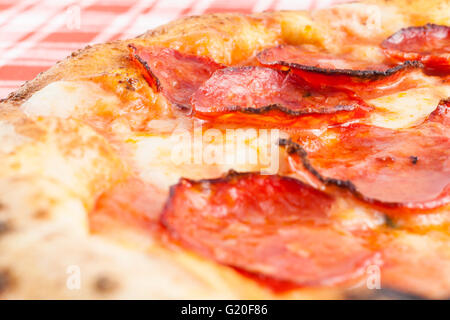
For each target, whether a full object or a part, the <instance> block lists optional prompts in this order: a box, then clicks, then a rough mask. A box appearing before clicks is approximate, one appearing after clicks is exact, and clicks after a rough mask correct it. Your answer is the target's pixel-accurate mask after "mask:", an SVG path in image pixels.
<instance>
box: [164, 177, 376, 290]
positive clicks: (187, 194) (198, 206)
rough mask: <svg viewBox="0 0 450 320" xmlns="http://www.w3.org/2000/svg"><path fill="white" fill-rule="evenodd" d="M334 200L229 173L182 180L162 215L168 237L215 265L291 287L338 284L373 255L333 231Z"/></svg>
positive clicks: (302, 187) (280, 180)
mask: <svg viewBox="0 0 450 320" xmlns="http://www.w3.org/2000/svg"><path fill="white" fill-rule="evenodd" d="M333 203H334V199H333V198H332V197H330V196H329V195H327V194H325V193H323V192H321V191H318V190H315V189H313V188H312V187H310V186H308V185H306V184H304V183H302V182H300V181H298V180H296V179H293V178H288V177H281V176H277V175H271V176H269V175H260V174H257V173H242V174H237V173H234V172H233V173H230V174H228V176H226V177H224V178H219V179H215V180H200V181H191V180H186V179H182V180H181V181H180V183H179V184H177V185H176V186H174V187H172V189H171V196H170V199H169V200H168V202H167V204H166V207H165V210H164V212H163V214H162V223H163V225H164V226H165V227H166V228H167V230H168V231H169V233H170V235H171V237H172V238H173V239H174V240H176V241H178V243H179V244H180V245H181V246H183V247H186V248H189V249H191V250H193V251H195V252H197V253H199V254H201V255H203V256H205V257H207V258H210V259H213V260H215V261H217V262H219V263H221V264H224V265H227V266H231V267H234V268H237V269H239V270H243V271H245V272H247V273H251V274H254V275H260V276H261V277H263V278H266V279H267V278H269V279H274V280H279V281H283V282H284V283H286V282H289V283H291V284H295V285H296V286H306V285H324V284H330V283H337V282H342V281H345V280H348V279H351V278H354V277H356V276H358V275H360V274H361V272H362V270H363V269H364V267H365V266H366V265H367V263H369V262H370V261H372V258H373V257H374V255H375V253H374V252H373V251H372V250H371V249H368V248H367V247H366V246H365V240H364V239H362V237H361V236H356V235H353V234H352V233H350V232H345V231H342V230H338V229H335V228H333V225H332V223H331V222H330V218H329V216H328V214H329V212H330V210H331V208H332V206H333Z"/></svg>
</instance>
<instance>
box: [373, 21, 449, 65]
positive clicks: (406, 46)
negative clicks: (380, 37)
mask: <svg viewBox="0 0 450 320" xmlns="http://www.w3.org/2000/svg"><path fill="white" fill-rule="evenodd" d="M381 47H382V48H383V49H384V52H385V53H386V55H387V56H388V57H389V58H391V59H392V60H394V61H398V62H402V61H406V60H419V61H421V62H422V63H423V64H424V65H425V66H426V67H427V68H431V69H435V70H437V71H440V70H441V71H447V72H448V71H450V27H448V26H442V25H436V24H427V25H425V26H422V27H409V28H404V29H400V30H399V31H397V32H396V33H394V34H393V35H391V36H390V37H389V38H387V39H386V40H384V41H383V42H382V44H381Z"/></svg>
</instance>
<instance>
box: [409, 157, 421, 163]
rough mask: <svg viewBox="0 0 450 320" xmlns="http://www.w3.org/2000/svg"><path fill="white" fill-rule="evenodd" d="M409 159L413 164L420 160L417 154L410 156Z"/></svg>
mask: <svg viewBox="0 0 450 320" xmlns="http://www.w3.org/2000/svg"><path fill="white" fill-rule="evenodd" d="M409 159H410V160H411V163H412V164H416V163H417V161H419V158H418V157H416V156H410V157H409Z"/></svg>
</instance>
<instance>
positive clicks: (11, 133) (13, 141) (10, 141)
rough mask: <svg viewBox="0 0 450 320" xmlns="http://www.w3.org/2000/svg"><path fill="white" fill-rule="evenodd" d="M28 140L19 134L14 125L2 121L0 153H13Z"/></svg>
mask: <svg viewBox="0 0 450 320" xmlns="http://www.w3.org/2000/svg"><path fill="white" fill-rule="evenodd" d="M28 140H29V139H28V138H27V137H25V136H23V135H20V134H18V133H17V132H16V129H15V128H14V126H13V125H12V124H10V123H8V122H6V121H3V120H0V141H1V143H0V153H10V152H13V151H14V150H15V149H16V148H17V147H19V146H21V145H22V144H23V143H25V142H27V141H28Z"/></svg>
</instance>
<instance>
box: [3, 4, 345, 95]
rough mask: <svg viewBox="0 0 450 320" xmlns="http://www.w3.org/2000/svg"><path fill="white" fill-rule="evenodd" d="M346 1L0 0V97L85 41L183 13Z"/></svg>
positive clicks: (128, 33) (139, 29) (126, 33)
mask: <svg viewBox="0 0 450 320" xmlns="http://www.w3.org/2000/svg"><path fill="white" fill-rule="evenodd" d="M345 1H346V0H245V1H243V0H140V1H139V0H138V1H131V0H47V1H45V0H19V1H18V0H0V98H2V97H5V96H6V95H7V94H8V93H9V92H11V91H13V90H15V89H16V88H17V87H18V86H20V85H21V84H22V83H23V82H24V81H26V80H30V79H32V78H34V77H35V76H36V75H37V74H38V73H39V72H41V71H44V70H46V69H48V68H49V67H50V66H52V65H53V64H54V63H55V62H56V61H58V60H61V59H63V58H64V57H66V56H67V55H69V54H70V53H71V52H72V51H75V50H76V49H79V48H82V47H84V46H85V45H86V44H92V43H101V42H105V41H109V40H116V39H125V38H129V37H134V36H136V35H138V34H141V33H143V32H144V31H146V30H148V29H152V28H155V27H157V26H159V25H161V24H164V23H167V22H169V21H171V20H174V19H177V18H179V17H181V16H186V15H198V14H202V13H211V12H224V11H230V12H259V11H265V10H281V9H315V8H320V7H326V6H329V5H331V4H335V3H338V2H345ZM347 1H348V0H347Z"/></svg>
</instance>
